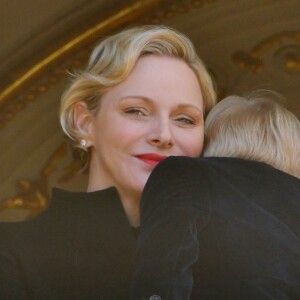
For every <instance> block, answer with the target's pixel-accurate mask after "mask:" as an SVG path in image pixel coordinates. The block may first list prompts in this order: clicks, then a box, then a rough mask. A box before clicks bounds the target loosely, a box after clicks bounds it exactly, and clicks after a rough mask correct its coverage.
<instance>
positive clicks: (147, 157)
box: [136, 153, 167, 167]
mask: <svg viewBox="0 0 300 300" xmlns="http://www.w3.org/2000/svg"><path fill="white" fill-rule="evenodd" d="M136 157H137V158H138V159H140V160H141V161H143V162H144V163H146V164H148V165H150V166H151V167H155V166H156V165H157V164H158V163H159V162H161V161H162V160H164V159H166V158H167V156H165V155H158V154H155V153H147V154H141V155H137V156H136Z"/></svg>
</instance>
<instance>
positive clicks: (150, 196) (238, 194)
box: [132, 157, 300, 300]
mask: <svg viewBox="0 0 300 300" xmlns="http://www.w3.org/2000/svg"><path fill="white" fill-rule="evenodd" d="M138 255H139V257H138V261H137V266H136V273H135V280H134V286H133V291H132V299H139V300H141V299H155V300H158V299H163V300H167V299H172V300H175V299H183V300H187V299H189V298H190V297H191V299H204V300H221V299H222V300H245V299H247V300H266V299H276V300H279V299H280V300H286V299H294V300H296V299H297V300H299V299H300V180H299V179H298V178H295V177H293V176H290V175H288V174H286V173H284V172H281V171H279V170H277V169H274V168H272V167H271V166H269V165H267V164H264V163H260V162H254V161H248V160H243V159H236V158H187V157H171V158H168V159H166V160H165V161H163V162H162V163H161V164H159V165H158V167H157V168H156V169H155V170H154V171H153V173H152V174H151V176H150V178H149V181H148V183H147V185H146V187H145V190H144V194H143V197H142V203H141V232H140V237H139V242H138ZM155 295H156V296H155ZM151 296H153V297H152V298H150V297H151ZM159 297H160V298H159Z"/></svg>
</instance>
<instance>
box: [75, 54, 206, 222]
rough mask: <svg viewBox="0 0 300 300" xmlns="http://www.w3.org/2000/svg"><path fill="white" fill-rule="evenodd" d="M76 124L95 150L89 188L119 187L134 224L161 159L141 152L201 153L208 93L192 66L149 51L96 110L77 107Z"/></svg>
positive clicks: (108, 93)
mask: <svg viewBox="0 0 300 300" xmlns="http://www.w3.org/2000/svg"><path fill="white" fill-rule="evenodd" d="M75 116H77V120H78V123H77V126H78V127H81V128H82V129H83V131H84V135H83V136H84V137H85V139H86V140H87V142H88V145H87V146H88V147H90V149H91V161H90V168H89V184H88V191H96V190H101V189H105V188H108V187H111V186H115V187H116V188H117V190H118V192H119V195H120V198H121V201H122V204H123V207H124V209H125V212H126V214H127V216H128V219H129V222H130V223H131V225H133V226H138V225H139V201H140V197H141V193H142V190H143V188H144V186H145V183H146V181H147V179H148V177H149V175H150V174H151V172H152V170H153V169H154V167H155V165H156V163H157V162H154V163H153V161H152V162H151V161H147V160H145V159H141V158H140V157H139V155H143V154H149V153H151V154H159V155H163V156H170V155H174V156H178V155H183V156H190V157H196V156H199V155H200V153H201V152H202V148H203V135H204V121H203V97H202V93H201V89H200V86H199V82H198V80H197V78H196V76H195V74H194V72H193V71H192V69H190V68H189V66H188V65H187V64H186V63H185V62H183V61H181V60H179V59H177V58H174V57H169V56H155V55H149V56H145V57H142V58H140V59H139V60H138V62H137V64H136V66H135V67H134V69H133V71H132V73H131V74H130V75H129V77H128V78H127V79H126V80H124V81H123V82H121V83H120V84H118V85H117V86H115V87H114V88H112V89H111V90H110V91H108V92H107V93H106V94H105V95H104V96H103V97H102V99H101V107H100V109H99V111H98V112H97V114H95V115H91V114H90V113H89V112H87V110H86V108H85V105H84V103H79V104H78V105H77V107H76V108H75Z"/></svg>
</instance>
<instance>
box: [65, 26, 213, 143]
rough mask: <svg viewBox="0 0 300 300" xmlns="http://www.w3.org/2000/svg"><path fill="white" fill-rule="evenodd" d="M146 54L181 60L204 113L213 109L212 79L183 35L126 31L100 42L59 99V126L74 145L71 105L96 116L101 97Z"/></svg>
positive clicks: (162, 30) (150, 29)
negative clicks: (83, 105) (195, 81)
mask: <svg viewBox="0 0 300 300" xmlns="http://www.w3.org/2000/svg"><path fill="white" fill-rule="evenodd" d="M149 54H150V55H151V54H152V55H167V56H173V57H177V58H179V59H182V60H183V61H185V62H186V63H187V65H188V66H189V67H190V68H191V69H192V70H193V71H194V72H195V75H196V76H197V79H198V81H199V84H200V87H201V91H202V95H203V103H204V111H205V114H206V113H207V112H208V111H209V110H210V109H211V108H212V107H213V105H214V104H215V101H216V95H215V90H214V85H213V82H212V79H211V77H210V75H209V73H208V71H207V70H206V68H205V66H204V64H203V62H202V61H201V60H200V58H199V57H198V56H197V54H196V51H195V49H194V46H193V44H192V42H191V41H190V40H189V39H188V38H187V37H186V36H185V35H183V34H181V33H179V32H177V31H175V30H174V29H171V28H168V27H165V26H150V25H149V26H142V27H136V28H132V29H128V30H125V31H122V32H120V33H118V34H115V35H113V36H111V37H108V38H106V39H104V40H103V41H102V42H101V43H100V44H99V45H98V46H97V47H96V48H95V49H94V51H93V53H92V55H91V58H90V61H89V63H88V66H87V68H86V69H85V70H83V71H82V72H80V73H78V74H77V75H76V76H75V78H74V80H73V82H72V83H71V85H70V87H69V88H68V89H67V90H66V92H65V93H64V94H63V96H62V99H61V107H60V122H61V126H62V128H63V130H64V132H65V133H66V134H67V135H68V136H69V137H70V138H71V139H72V140H73V141H75V144H77V146H79V147H80V145H79V138H80V136H78V135H79V133H78V130H77V128H76V126H75V122H74V110H73V108H74V104H76V103H77V102H80V101H83V102H85V103H86V106H87V108H88V110H89V111H90V112H91V113H96V112H97V111H98V109H99V107H100V105H101V97H102V95H103V94H104V93H105V92H107V91H108V90H109V89H111V88H113V87H114V86H116V85H117V84H119V83H120V82H122V81H123V80H125V79H126V78H127V77H128V76H129V75H130V73H131V71H132V70H133V68H134V66H135V64H136V62H137V60H138V59H139V58H140V57H142V56H144V55H149ZM183 80H184V78H183Z"/></svg>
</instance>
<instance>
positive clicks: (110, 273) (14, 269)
mask: <svg viewBox="0 0 300 300" xmlns="http://www.w3.org/2000/svg"><path fill="white" fill-rule="evenodd" d="M0 241H1V242H0V299H39V300H40V299H55V300H59V299H64V300H66V299H89V300H90V299H120V300H121V299H128V298H129V296H128V295H129V288H130V282H131V277H132V272H133V257H134V249H135V244H136V232H135V231H134V229H133V228H132V227H130V226H129V222H128V220H127V217H126V215H125V212H124V210H123V207H122V204H121V201H120V198H119V195H118V193H117V191H116V189H115V188H109V189H106V190H102V191H96V192H91V193H73V192H67V191H63V190H60V189H54V190H53V196H52V200H51V203H50V207H49V209H48V210H46V211H45V212H43V213H41V214H40V215H38V216H37V217H35V218H34V219H31V220H28V221H25V222H18V223H2V224H0Z"/></svg>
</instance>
